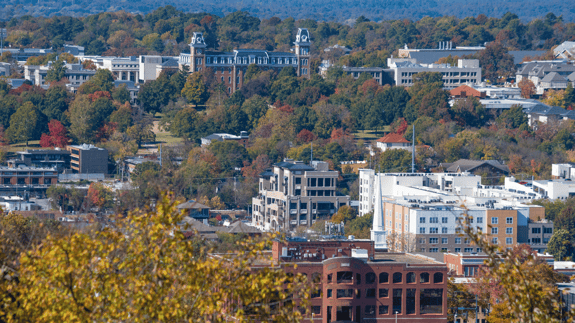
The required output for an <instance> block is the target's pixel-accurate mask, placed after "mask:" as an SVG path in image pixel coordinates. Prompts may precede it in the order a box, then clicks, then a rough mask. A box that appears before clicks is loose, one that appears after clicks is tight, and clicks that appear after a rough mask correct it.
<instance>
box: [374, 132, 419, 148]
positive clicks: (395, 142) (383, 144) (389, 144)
mask: <svg viewBox="0 0 575 323" xmlns="http://www.w3.org/2000/svg"><path fill="white" fill-rule="evenodd" d="M375 146H376V147H377V148H379V149H380V150H381V151H382V152H385V151H388V150H391V149H404V150H411V142H409V140H407V139H405V138H403V136H402V135H399V134H396V133H389V134H387V135H385V136H383V137H381V138H379V139H377V140H376V141H375Z"/></svg>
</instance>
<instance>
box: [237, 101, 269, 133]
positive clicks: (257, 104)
mask: <svg viewBox="0 0 575 323" xmlns="http://www.w3.org/2000/svg"><path fill="white" fill-rule="evenodd" d="M242 110H243V111H244V112H245V114H246V116H247V118H248V124H249V129H250V130H251V129H255V128H256V127H257V125H258V121H259V120H260V119H261V118H262V117H263V116H265V115H266V112H267V111H268V102H267V100H266V99H265V98H262V97H261V96H259V95H254V96H252V97H251V98H249V99H247V100H245V101H244V103H243V104H242ZM246 130H247V129H246Z"/></svg>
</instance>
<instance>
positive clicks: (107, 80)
mask: <svg viewBox="0 0 575 323" xmlns="http://www.w3.org/2000/svg"><path fill="white" fill-rule="evenodd" d="M112 89H114V76H113V75H112V72H110V71H109V70H107V69H104V68H101V69H98V70H97V71H96V74H94V76H92V78H90V80H89V81H88V82H85V83H84V84H82V85H81V86H80V88H79V89H78V92H80V93H81V94H92V93H94V92H97V91H106V92H110V93H111V92H112Z"/></svg>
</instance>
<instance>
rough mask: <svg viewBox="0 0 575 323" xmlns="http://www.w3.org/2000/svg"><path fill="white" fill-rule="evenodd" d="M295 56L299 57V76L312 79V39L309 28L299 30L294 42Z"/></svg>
mask: <svg viewBox="0 0 575 323" xmlns="http://www.w3.org/2000/svg"><path fill="white" fill-rule="evenodd" d="M294 45H295V55H296V57H297V75H298V76H304V77H306V78H310V77H311V71H310V54H309V53H310V46H311V39H310V36H309V31H308V30H307V28H298V31H297V36H296V39H295V42H294Z"/></svg>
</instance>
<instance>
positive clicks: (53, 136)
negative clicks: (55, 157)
mask: <svg viewBox="0 0 575 323" xmlns="http://www.w3.org/2000/svg"><path fill="white" fill-rule="evenodd" d="M48 129H49V130H50V134H45V133H43V134H42V137H40V146H42V147H60V148H64V147H66V145H68V143H69V142H70V138H68V136H67V132H68V131H67V130H66V127H64V126H63V125H62V123H61V122H60V121H58V120H54V119H52V120H50V123H49V124H48Z"/></svg>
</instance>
